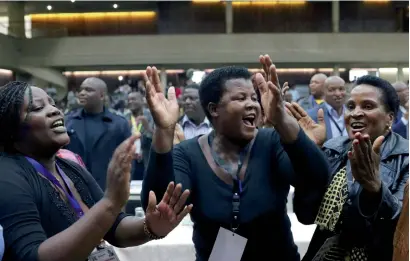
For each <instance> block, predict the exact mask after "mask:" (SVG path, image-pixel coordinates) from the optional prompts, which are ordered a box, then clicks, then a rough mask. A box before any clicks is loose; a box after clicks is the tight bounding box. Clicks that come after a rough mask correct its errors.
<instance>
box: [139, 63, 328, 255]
mask: <svg viewBox="0 0 410 261" xmlns="http://www.w3.org/2000/svg"><path fill="white" fill-rule="evenodd" d="M262 58H263V59H264V58H266V59H269V57H262ZM269 60H270V59H269ZM270 70H271V71H270V72H271V78H272V80H273V81H274V82H275V84H276V86H279V85H278V83H277V76H276V73H275V67H274V66H272V67H271V68H270ZM255 83H256V84H257V85H258V86H259V89H260V91H261V101H262V105H263V108H264V111H265V115H266V122H267V123H268V124H269V125H271V124H272V125H273V126H274V127H275V130H273V129H270V128H265V129H259V130H258V129H257V128H256V126H257V125H258V124H259V121H260V117H261V106H260V104H259V102H258V99H257V94H256V92H255V89H254V86H253V85H252V81H251V74H250V73H249V71H248V70H247V69H246V68H242V67H224V68H219V69H216V70H214V71H213V72H211V73H210V74H209V75H208V76H206V78H205V79H204V80H203V81H202V83H201V89H200V100H201V104H202V106H203V108H204V111H205V112H206V114H207V117H208V118H209V120H210V121H211V123H212V125H213V127H214V131H213V132H212V133H210V134H209V135H203V136H201V137H199V138H193V139H190V140H187V141H183V142H181V143H180V144H178V145H177V146H175V147H174V149H172V148H173V146H172V140H173V135H174V131H173V129H174V126H175V124H176V122H177V120H178V115H179V108H178V104H177V99H176V98H175V92H174V90H173V89H172V88H170V90H169V92H168V100H167V99H165V97H164V94H163V93H162V92H161V85H160V82H159V76H158V73H157V70H156V69H155V67H154V68H150V67H148V68H147V71H146V84H147V101H148V104H149V108H150V110H151V113H152V115H153V117H154V121H155V123H156V129H155V132H154V136H153V143H152V149H151V155H150V160H149V163H148V169H147V172H146V176H145V178H144V181H143V190H142V194H141V198H142V203H143V205H146V204H147V201H148V192H149V191H150V190H153V191H155V193H162V192H163V191H165V189H166V184H167V183H168V182H170V181H176V182H181V183H182V185H183V187H184V188H186V189H190V190H191V196H190V199H189V201H190V202H192V203H193V204H194V205H195V207H194V208H193V210H192V213H191V217H192V220H193V222H194V234H193V242H194V244H195V249H196V259H197V260H201V261H202V260H208V259H209V257H210V255H211V252H212V249H213V248H214V244H215V241H216V238H217V235H218V233H221V234H226V233H228V234H229V235H231V234H232V232H227V230H232V231H235V232H236V233H237V234H239V235H241V236H243V237H245V238H246V239H247V243H246V247H245V250H244V252H243V253H242V252H241V253H239V254H238V255H239V256H242V257H240V258H241V259H240V260H289V261H296V260H300V257H299V254H298V251H297V247H296V245H295V244H294V241H293V237H292V233H291V229H290V221H289V218H288V216H287V210H286V199H287V195H288V192H289V187H290V184H292V185H293V186H295V188H296V189H295V190H296V192H295V204H294V208H295V212H296V215H297V216H298V218H299V220H300V221H301V222H305V223H307V222H311V220H312V219H313V218H314V217H315V216H316V212H317V208H316V209H315V208H312V207H311V206H312V205H316V206H317V205H318V204H319V201H320V199H321V197H322V196H323V192H324V189H323V186H325V184H327V176H328V165H327V162H326V160H325V158H324V156H323V155H322V153H321V151H320V150H319V149H318V148H317V146H316V145H315V144H314V143H313V142H311V141H310V140H309V138H307V137H306V136H305V134H304V132H303V131H301V130H300V128H299V125H298V124H297V122H296V120H295V119H293V118H292V117H291V116H289V115H288V114H287V113H286V112H285V109H284V106H283V103H282V97H281V95H280V90H279V89H278V88H277V87H276V86H275V85H274V84H273V83H272V82H271V81H270V82H268V83H267V82H266V81H265V79H264V78H263V76H262V75H261V74H257V75H256V79H255ZM238 165H239V166H238ZM238 169H239V171H238ZM221 227H222V228H225V229H227V230H224V229H221ZM219 231H220V232H219ZM215 247H222V251H221V252H224V255H226V254H231V255H232V254H235V253H234V252H236V250H233V249H232V248H229V247H224V246H223V244H219V243H218V245H217V246H215ZM239 251H240V250H239ZM220 254H221V253H220ZM224 258H225V259H224V260H230V261H238V260H239V259H238V260H232V256H230V257H227V256H225V257H224ZM219 260H221V259H219Z"/></svg>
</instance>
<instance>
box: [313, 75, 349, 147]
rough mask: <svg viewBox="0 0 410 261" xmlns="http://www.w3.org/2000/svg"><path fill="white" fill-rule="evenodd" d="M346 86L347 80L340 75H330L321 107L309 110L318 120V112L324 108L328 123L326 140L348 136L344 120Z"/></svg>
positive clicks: (325, 85) (326, 82)
mask: <svg viewBox="0 0 410 261" xmlns="http://www.w3.org/2000/svg"><path fill="white" fill-rule="evenodd" d="M345 99H346V87H345V81H344V80H343V79H342V78H340V77H339V76H330V77H328V78H327V79H326V80H325V83H324V100H325V102H324V103H323V104H321V105H319V107H316V108H313V109H311V110H309V111H308V114H309V116H310V117H311V118H312V119H313V120H314V121H315V122H317V112H318V110H319V109H323V113H324V119H325V123H326V140H329V139H331V138H336V137H340V136H347V131H346V127H345V122H344V113H345V107H344V103H345Z"/></svg>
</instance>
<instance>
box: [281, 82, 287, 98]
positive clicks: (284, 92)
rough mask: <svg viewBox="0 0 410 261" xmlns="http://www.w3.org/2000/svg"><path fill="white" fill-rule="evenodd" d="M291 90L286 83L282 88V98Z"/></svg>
mask: <svg viewBox="0 0 410 261" xmlns="http://www.w3.org/2000/svg"><path fill="white" fill-rule="evenodd" d="M288 90H289V84H288V83H287V82H285V83H284V84H283V86H282V96H285V94H286V92H287V91H288Z"/></svg>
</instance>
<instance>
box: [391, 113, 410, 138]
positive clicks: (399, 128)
mask: <svg viewBox="0 0 410 261" xmlns="http://www.w3.org/2000/svg"><path fill="white" fill-rule="evenodd" d="M407 129H408V126H406V125H405V124H404V122H403V121H402V120H401V118H400V120H399V121H397V122H395V123H393V126H392V130H393V131H394V132H395V133H397V134H399V135H400V136H402V137H403V138H405V139H407V138H408V137H407Z"/></svg>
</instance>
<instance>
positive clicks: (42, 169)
mask: <svg viewBox="0 0 410 261" xmlns="http://www.w3.org/2000/svg"><path fill="white" fill-rule="evenodd" d="M26 159H27V160H28V161H29V162H30V163H31V165H33V167H34V168H35V169H36V171H38V172H40V173H41V174H42V175H43V176H44V177H46V178H47V179H48V180H49V181H51V182H52V183H53V184H54V185H56V186H57V187H59V188H60V189H61V190H62V191H64V194H65V196H66V197H67V199H68V201H69V203H70V205H71V206H72V207H73V209H74V211H75V213H76V214H77V217H78V218H80V217H82V216H83V215H84V212H83V210H82V209H81V206H80V204H79V203H78V201H77V200H76V199H75V198H74V196H73V193H72V191H71V189H70V186H69V185H68V184H69V182H68V177H67V176H66V175H65V173H64V172H63V170H62V169H61V168H60V167H59V166H58V165H57V164H56V167H57V171H58V173H60V175H61V177H62V178H63V182H64V184H65V185H66V187H67V190H68V191H66V190H65V189H64V188H63V186H62V185H61V184H60V182H59V181H58V180H57V179H56V177H54V175H53V174H51V173H50V171H48V170H47V169H46V168H45V167H44V166H43V165H41V164H40V163H39V162H37V161H36V160H35V159H32V158H29V157H26Z"/></svg>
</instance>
